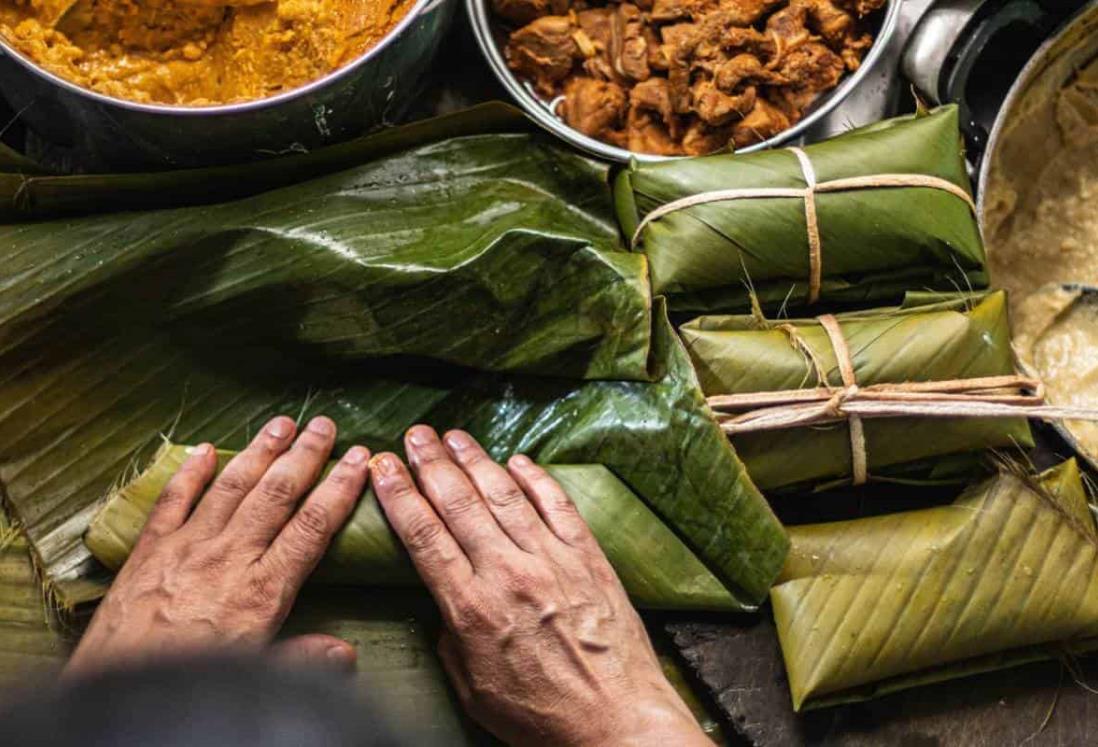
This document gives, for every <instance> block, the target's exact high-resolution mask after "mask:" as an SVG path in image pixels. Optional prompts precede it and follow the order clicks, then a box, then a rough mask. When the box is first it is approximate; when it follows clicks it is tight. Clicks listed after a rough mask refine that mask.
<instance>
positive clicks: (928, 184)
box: [630, 147, 976, 304]
mask: <svg viewBox="0 0 1098 747" xmlns="http://www.w3.org/2000/svg"><path fill="white" fill-rule="evenodd" d="M787 150H788V151H790V152H791V153H792V154H793V155H794V156H795V157H796V159H797V163H798V164H799V165H800V167H801V174H802V175H803V177H804V182H805V187H804V188H795V187H757V188H744V189H718V190H713V191H711V192H700V193H699V194H696V195H690V196H688V197H683V198H681V199H678V200H673V201H671V202H669V203H667V204H666V205H661V206H659V207H658V208H656V209H655V210H653V211H652V212H650V213H648V214H647V215H646V216H644V218H643V219H642V220H641V222H640V224H639V225H638V226H637V230H636V231H634V232H633V236H632V239H631V244H630V245H631V246H632V247H633V248H636V247H637V246H638V245H639V244H640V240H641V234H642V233H643V232H644V229H645V228H647V227H648V225H649V224H650V223H652V222H654V221H657V220H659V219H660V218H663V217H664V216H667V215H670V214H671V213H676V212H678V211H680V210H685V209H687V208H691V207H694V206H696V205H706V204H709V203H713V202H729V201H733V200H757V199H770V198H782V197H785V198H797V199H801V200H804V215H805V225H806V231H807V234H808V303H810V304H811V303H816V302H817V301H818V300H819V298H820V288H821V285H822V284H823V244H822V242H821V240H820V226H819V221H818V216H817V211H816V195H817V194H819V193H821V192H845V191H850V190H858V189H896V188H902V187H923V188H926V189H938V190H941V191H943V192H948V193H949V194H951V195H953V196H954V197H957V198H959V199H961V200H964V202H965V204H966V205H968V207H969V210H971V211H972V213H973V214H974V215H975V214H976V203H975V202H974V201H973V199H972V195H970V194H969V193H968V192H967V191H966V190H965V189H963V188H961V187H958V186H957V185H956V184H954V183H953V182H951V181H949V180H947V179H942V178H940V177H937V176H929V175H927V174H872V175H867V176H852V177H846V178H844V179H831V180H829V181H826V182H817V181H816V170H815V169H814V168H813V166H812V161H811V159H809V157H808V154H807V153H805V152H804V151H803V150H801V149H800V148H796V147H793V148H787Z"/></svg>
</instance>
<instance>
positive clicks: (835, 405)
mask: <svg viewBox="0 0 1098 747" xmlns="http://www.w3.org/2000/svg"><path fill="white" fill-rule="evenodd" d="M816 321H818V322H819V324H820V326H821V327H823V329H824V331H825V332H826V333H827V337H828V341H829V342H830V343H831V347H832V350H833V351H834V353H835V358H836V360H837V361H838V364H839V374H840V376H841V378H842V386H841V387H835V386H832V385H831V384H829V383H828V376H827V371H825V370H823V365H822V363H821V362H820V359H819V357H818V356H817V355H816V353H815V352H814V351H813V350H812V349H811V348H810V347H809V346H808V345H807V343H806V342H805V341H804V340H803V339H802V338H801V337H800V336H799V335H798V334H796V328H795V327H794V326H793V325H791V324H786V325H782V326H781V328H782V329H783V330H785V331H786V333H787V334H789V335H790V336H791V338H792V339H793V341H794V344H796V345H797V346H798V347H799V348H800V349H802V350H803V351H804V352H805V354H806V355H807V357H808V358H809V360H810V361H811V366H812V368H813V369H815V372H816V378H817V381H818V382H819V385H818V386H816V387H811V388H808V389H784V390H779V391H776V392H750V393H746V394H721V395H716V396H712V397H708V398H707V399H706V401H707V402H708V404H709V406H710V407H711V408H712V409H713V410H714V411H715V413H716V416H717V420H718V422H719V423H720V427H721V430H722V431H724V432H725V433H726V434H728V435H729V436H735V435H738V434H743V433H757V432H760V431H771V430H783V429H787V428H799V427H808V426H820V425H827V424H831V423H836V422H842V421H844V420H845V421H847V422H848V424H849V428H850V453H851V466H852V469H851V474H852V476H853V481H854V483H855V484H856V485H860V484H863V483H865V482H867V481H868V479H869V469H868V463H869V460H868V455H867V449H866V442H865V426H864V423H863V421H864V420H866V419H872V418H896V417H922V418H965V417H975V418H1016V417H1017V418H1037V419H1040V420H1088V421H1098V410H1093V409H1089V408H1083V407H1057V406H1051V405H1046V404H1045V398H1044V387H1043V386H1042V384H1041V382H1040V380H1038V379H1033V378H1029V377H1026V376H1020V375H1017V374H1009V375H1004V376H984V377H978V378H972V379H946V380H942V381H912V382H906V383H903V384H871V385H868V386H862V385H859V384H858V382H857V378H856V376H855V373H854V360H853V357H852V356H851V353H850V348H849V346H848V345H847V342H846V338H845V337H844V336H843V333H842V327H841V325H840V324H839V321H838V319H837V318H836V317H834V316H833V315H831V314H825V315H823V316H820V317H817V320H816ZM737 413H738V414H737Z"/></svg>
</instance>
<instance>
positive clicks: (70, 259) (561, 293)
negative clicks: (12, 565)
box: [0, 113, 788, 609]
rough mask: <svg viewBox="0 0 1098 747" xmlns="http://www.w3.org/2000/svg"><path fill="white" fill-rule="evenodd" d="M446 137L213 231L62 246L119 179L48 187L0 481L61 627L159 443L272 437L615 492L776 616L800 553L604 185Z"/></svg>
mask: <svg viewBox="0 0 1098 747" xmlns="http://www.w3.org/2000/svg"><path fill="white" fill-rule="evenodd" d="M467 116H473V117H475V116H478V115H477V114H476V113H473V114H470V115H467ZM454 127H455V122H454V120H453V119H448V120H441V121H439V122H436V123H434V124H433V125H432V124H430V123H427V124H418V125H415V126H413V127H412V128H409V130H408V131H407V132H405V134H404V135H403V136H399V137H398V135H399V131H398V132H397V133H396V134H394V132H393V131H387V132H386V133H384V134H382V135H378V136H377V137H378V138H379V139H380V140H382V141H384V143H383V144H387V145H386V147H388V146H389V145H391V144H392V142H393V140H394V139H397V140H399V141H400V142H401V143H402V148H403V149H402V150H400V151H399V152H396V153H389V154H388V155H385V156H384V157H383V158H379V159H376V160H373V161H370V162H368V163H365V164H363V163H360V162H359V160H360V159H359V158H358V156H361V154H362V153H363V152H369V151H372V149H373V147H374V146H369V147H366V146H363V147H362V148H360V149H356V150H355V153H356V154H357V155H356V157H355V158H354V159H353V162H352V164H351V168H347V169H345V170H342V171H338V172H336V173H331V174H329V175H327V176H323V177H321V178H317V179H313V180H311V181H305V182H302V183H300V184H296V185H293V186H288V187H282V188H279V189H274V190H271V191H267V192H264V193H261V194H258V195H254V196H251V197H247V198H245V199H240V200H236V201H232V202H220V203H216V204H211V205H199V206H190V207H180V208H176V209H171V210H157V211H130V212H124V213H110V212H107V213H102V214H91V215H84V216H79V217H70V218H67V219H64V220H49V219H46V218H48V217H49V216H51V215H53V214H54V210H56V209H63V211H64V212H72V211H71V210H70V209H69V208H71V207H72V206H75V205H77V204H79V205H81V206H83V207H84V208H85V209H86V210H92V209H93V208H94V202H95V200H94V199H93V198H94V197H95V194H96V193H95V191H94V190H95V188H96V187H95V185H99V184H101V183H102V179H108V180H109V181H113V177H109V178H108V177H102V178H99V177H96V178H91V177H89V179H90V180H91V181H90V182H89V181H82V180H79V179H75V178H74V179H72V180H67V181H64V182H57V183H55V184H54V188H56V189H57V190H58V191H59V192H60V193H63V194H64V195H65V199H64V200H63V201H62V202H61V203H56V202H54V203H50V202H49V201H47V200H45V199H44V194H45V193H44V192H42V191H41V190H42V183H41V182H39V185H38V189H39V192H38V198H39V202H40V203H41V209H42V210H43V211H44V213H42V218H43V219H41V220H34V221H27V222H24V223H19V224H10V225H4V226H0V236H2V237H3V240H4V241H7V242H9V243H10V244H12V245H17V246H18V247H19V248H18V251H17V252H15V253H13V255H12V256H11V257H10V258H9V263H8V265H7V266H6V267H5V269H6V270H8V271H9V275H8V277H7V278H6V279H5V280H4V281H3V282H0V309H2V310H3V313H2V314H0V371H4V372H5V373H4V374H3V375H0V401H2V402H4V403H5V406H4V407H3V408H0V480H2V481H3V482H4V486H5V490H6V493H7V500H8V505H9V506H10V507H11V508H12V511H13V514H14V515H15V516H16V517H17V518H18V520H19V521H20V522H21V523H22V526H23V527H24V528H25V531H26V535H27V537H28V538H29V540H30V542H31V544H32V545H33V548H34V552H35V555H36V556H37V558H38V560H39V562H40V564H41V568H42V570H43V574H44V575H45V576H46V578H48V580H49V582H50V583H51V585H52V588H53V589H54V590H55V591H56V594H57V596H58V598H59V599H60V600H61V602H62V603H63V604H65V605H78V604H81V603H83V602H87V601H90V600H94V599H97V598H99V597H100V596H101V595H102V593H103V591H104V589H105V588H106V585H107V583H108V582H109V574H108V573H106V572H105V569H104V568H103V567H102V565H100V564H99V563H97V562H96V561H95V559H94V558H93V557H92V556H91V555H90V553H89V552H88V550H87V548H86V547H85V546H84V544H83V542H82V536H83V534H84V532H85V530H86V529H87V527H88V524H89V523H90V521H91V519H92V517H93V516H94V515H95V512H96V511H97V509H98V504H99V502H100V501H101V500H102V498H103V497H104V496H105V495H106V494H108V493H109V492H110V490H111V488H112V487H114V486H115V485H116V484H117V482H118V481H119V480H120V479H121V478H122V477H123V476H124V475H126V474H128V471H129V470H131V469H137V468H140V467H142V466H144V465H145V464H147V463H148V460H149V459H150V458H151V457H152V455H153V454H154V453H155V451H156V449H157V447H158V446H159V445H160V443H161V439H162V437H165V436H167V437H169V438H171V439H172V440H174V441H175V442H177V443H197V442H200V441H210V442H212V443H215V444H217V445H218V446H219V447H221V448H226V449H239V448H242V447H243V445H244V444H246V443H247V442H248V440H249V438H250V436H251V434H253V433H254V432H255V429H256V428H258V427H260V426H261V425H262V422H263V421H264V420H265V419H266V418H269V417H271V416H273V415H275V414H279V413H289V414H292V415H296V416H299V417H301V418H303V419H305V418H309V417H312V416H314V415H321V414H324V415H328V416H329V417H331V418H332V419H333V420H334V421H335V422H336V423H337V424H338V426H339V431H340V442H339V444H338V445H337V449H339V450H342V449H346V448H348V447H349V445H350V444H353V443H362V444H365V445H366V446H368V447H370V448H371V449H373V450H374V451H381V450H397V449H399V448H400V445H401V442H402V436H403V434H404V432H405V430H406V429H407V428H408V427H410V426H411V425H413V424H415V423H421V422H422V423H429V424H431V425H433V426H435V427H436V428H438V429H439V430H445V429H448V428H464V429H465V430H467V431H469V432H470V433H471V434H472V435H473V436H474V437H475V438H477V439H478V440H480V441H481V443H482V444H484V446H485V448H486V449H487V450H488V451H489V452H490V453H491V454H492V455H493V457H495V458H497V459H504V458H507V457H509V456H510V455H512V454H515V453H518V452H522V453H525V454H527V455H528V456H530V458H532V459H535V460H537V461H539V462H541V463H544V464H597V465H602V467H605V468H606V469H607V470H609V471H610V472H612V473H613V475H614V476H615V477H616V478H617V479H618V480H620V481H621V483H622V484H624V485H627V486H628V488H629V490H630V491H632V492H633V493H634V494H635V495H636V496H637V497H639V498H640V499H641V500H643V501H644V502H645V503H646V504H647V505H648V506H649V507H650V508H651V509H652V511H653V513H654V514H655V515H656V516H658V517H659V519H660V520H661V521H663V522H665V523H666V525H667V527H668V528H669V529H670V530H671V531H673V532H675V533H676V534H677V536H678V537H680V538H681V539H682V541H683V542H684V543H685V544H686V545H687V546H688V547H689V549H690V551H692V552H693V553H695V555H696V556H697V557H698V559H699V560H700V561H701V562H703V563H704V564H705V566H706V568H708V569H709V571H711V572H712V573H713V575H714V576H716V577H717V578H718V579H720V581H721V583H722V584H723V585H724V586H725V588H726V589H727V590H728V593H729V594H730V595H731V596H732V597H733V598H734V599H735V601H736V604H737V606H739V607H741V608H744V609H752V608H755V607H756V606H757V605H758V604H759V603H760V602H762V601H764V600H765V598H766V594H767V593H768V590H769V588H770V584H771V583H772V582H773V579H774V577H775V576H776V575H777V573H778V571H779V570H780V569H781V565H782V562H783V561H784V558H785V553H786V550H787V548H788V540H787V538H786V537H785V533H784V531H783V529H782V526H781V524H780V523H779V522H778V521H777V519H776V518H775V517H774V515H773V514H772V513H771V511H770V508H769V506H768V505H767V503H766V501H765V499H764V498H763V496H762V495H761V494H760V493H759V491H758V490H757V488H756V487H755V486H754V485H753V484H752V483H751V480H750V479H749V478H748V477H747V474H746V471H745V469H744V467H743V465H742V464H741V463H740V461H739V460H738V459H737V458H736V455H735V453H734V451H733V450H732V447H731V445H730V444H729V442H728V440H727V438H724V437H723V435H722V433H721V431H720V429H719V427H718V426H717V424H716V423H715V422H714V421H713V419H712V418H711V417H710V415H709V412H708V409H707V408H706V405H705V400H704V397H703V396H702V393H701V390H700V389H699V388H698V386H697V381H696V379H695V377H694V373H693V369H692V367H691V365H690V361H689V358H688V356H687V355H686V352H685V350H684V349H683V347H682V345H681V343H680V342H679V340H678V339H677V337H676V336H675V334H674V330H673V329H672V327H671V326H670V323H669V321H668V319H667V316H666V314H665V309H664V304H663V302H662V299H658V298H656V299H653V298H652V296H651V294H650V292H649V289H648V287H647V280H646V272H645V270H646V263H645V260H644V257H642V256H640V255H637V254H635V253H631V252H628V251H624V250H623V248H622V246H621V244H620V241H619V238H618V230H617V226H616V225H615V222H614V218H613V214H612V211H611V201H610V192H609V187H608V185H607V179H606V177H607V167H606V166H605V165H602V164H598V163H596V162H594V161H591V160H589V159H586V158H583V157H582V156H577V155H576V154H574V153H569V152H567V151H565V150H561V149H560V148H559V147H557V146H556V145H555V144H554V143H552V141H550V140H547V139H545V138H542V137H538V136H536V135H531V134H529V133H524V132H514V133H509V134H491V135H472V134H469V131H468V130H469V128H466V129H464V130H461V131H460V136H459V137H450V136H449V132H450V131H451V130H452V129H454ZM328 165H329V166H331V165H332V164H328ZM251 168H252V167H248V168H243V169H242V171H243V172H245V173H251ZM287 168H288V167H287ZM331 170H334V168H333V169H331ZM135 178H136V177H135ZM173 178H174V177H172V176H170V175H159V176H157V177H156V179H155V180H154V181H155V182H156V183H158V184H160V185H161V186H162V187H163V188H164V189H169V190H170V189H171V186H170V185H171V183H172V180H173ZM193 178H194V177H193V175H192V176H189V177H187V179H185V180H184V183H182V184H181V185H176V186H177V188H178V189H180V190H181V191H182V195H183V197H184V198H185V199H184V201H189V200H190V199H191V198H193V197H194V195H193V192H192V186H193V185H191V183H190V181H189V180H191V179H193ZM87 190H91V191H87ZM51 194H52V193H51ZM51 205H52V206H51ZM112 206H113V205H112ZM35 215H36V216H37V215H39V213H38V212H35ZM695 475H704V476H705V480H698V479H693V476H695Z"/></svg>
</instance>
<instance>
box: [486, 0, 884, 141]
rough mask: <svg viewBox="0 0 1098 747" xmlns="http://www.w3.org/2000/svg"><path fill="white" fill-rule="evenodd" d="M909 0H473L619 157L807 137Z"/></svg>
mask: <svg viewBox="0 0 1098 747" xmlns="http://www.w3.org/2000/svg"><path fill="white" fill-rule="evenodd" d="M900 3H901V0H629V1H620V2H619V0H467V6H468V10H469V17H470V19H471V21H472V24H473V29H474V31H475V33H476V35H477V40H478V42H479V44H480V47H481V49H482V50H483V51H484V54H485V56H486V57H487V58H488V62H489V64H490V65H491V67H492V69H493V70H494V71H495V73H496V75H497V76H498V77H499V79H500V81H501V82H502V83H503V85H504V86H505V87H506V88H507V89H508V90H509V91H510V93H511V94H512V95H513V96H514V97H515V99H516V100H517V101H518V103H519V104H520V105H521V106H522V108H523V109H524V110H525V111H526V112H527V114H529V115H530V116H531V117H532V118H533V119H534V120H535V121H537V122H538V123H539V124H541V125H542V126H543V127H545V128H547V129H549V130H550V131H552V132H554V133H556V134H557V135H559V136H560V137H562V138H563V139H565V140H567V141H568V142H570V143H571V144H572V145H574V146H576V147H579V148H581V149H583V150H585V151H587V152H589V153H593V154H595V155H598V156H601V157H603V158H608V159H612V160H617V161H628V160H629V159H631V158H637V159H640V160H657V159H662V158H668V157H678V156H699V155H706V154H710V153H719V152H728V151H733V150H734V151H737V152H749V151H752V150H758V149H761V148H769V147H774V146H776V145H780V144H782V143H786V142H789V141H791V140H793V139H795V138H797V137H798V136H799V135H800V134H801V133H802V132H804V131H805V130H806V129H807V128H808V127H810V126H811V125H812V124H813V123H814V122H815V121H817V120H818V119H819V118H821V117H823V116H825V115H826V114H827V113H828V112H830V111H831V110H832V109H833V108H834V107H835V106H837V105H838V104H839V102H841V101H842V99H843V98H845V97H846V96H847V94H849V93H850V91H852V90H853V89H854V88H855V87H856V86H857V85H858V83H859V81H860V80H861V79H862V78H864V77H865V75H866V74H867V73H868V72H869V70H870V69H871V68H872V66H873V64H874V63H875V62H876V60H877V58H878V57H879V56H880V53H881V52H882V51H883V49H884V47H885V45H886V44H887V43H888V40H889V37H890V36H891V34H892V31H893V30H894V29H895V26H896V19H897V16H898V13H899V7H900Z"/></svg>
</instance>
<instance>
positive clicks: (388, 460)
mask: <svg viewBox="0 0 1098 747" xmlns="http://www.w3.org/2000/svg"><path fill="white" fill-rule="evenodd" d="M370 469H372V470H373V471H374V472H377V473H378V474H379V475H381V476H382V477H389V476H391V475H395V474H396V473H397V470H398V469H400V465H399V462H398V461H397V458H396V457H395V456H393V455H392V454H379V455H378V456H376V457H374V460H373V461H372V462H370Z"/></svg>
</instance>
